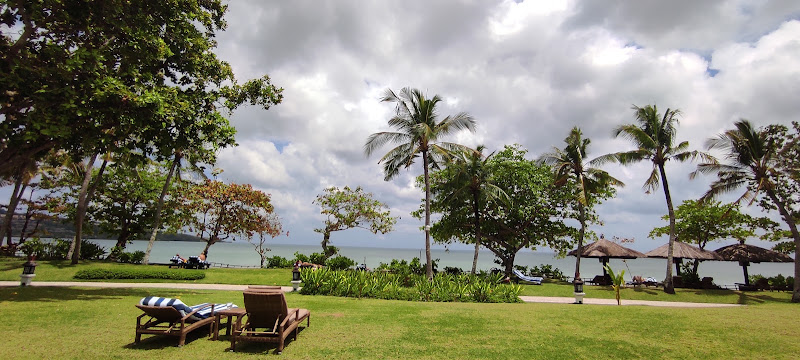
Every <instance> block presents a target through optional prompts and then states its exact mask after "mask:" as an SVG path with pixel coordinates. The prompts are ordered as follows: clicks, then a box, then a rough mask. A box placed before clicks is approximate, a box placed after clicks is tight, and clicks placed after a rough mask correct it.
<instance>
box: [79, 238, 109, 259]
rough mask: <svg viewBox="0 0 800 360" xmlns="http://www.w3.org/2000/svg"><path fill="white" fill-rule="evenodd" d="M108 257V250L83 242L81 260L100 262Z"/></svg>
mask: <svg viewBox="0 0 800 360" xmlns="http://www.w3.org/2000/svg"><path fill="white" fill-rule="evenodd" d="M105 256H106V249H105V248H103V247H101V246H100V245H97V244H95V243H93V242H89V241H86V240H81V255H80V257H81V259H84V260H99V259H101V258H104V257H105Z"/></svg>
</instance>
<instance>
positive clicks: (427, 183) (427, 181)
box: [422, 151, 433, 280]
mask: <svg viewBox="0 0 800 360" xmlns="http://www.w3.org/2000/svg"><path fill="white" fill-rule="evenodd" d="M422 167H423V169H422V170H423V173H424V174H425V262H426V264H425V273H426V274H427V275H428V280H433V265H432V264H431V186H430V176H429V175H428V152H427V151H422Z"/></svg>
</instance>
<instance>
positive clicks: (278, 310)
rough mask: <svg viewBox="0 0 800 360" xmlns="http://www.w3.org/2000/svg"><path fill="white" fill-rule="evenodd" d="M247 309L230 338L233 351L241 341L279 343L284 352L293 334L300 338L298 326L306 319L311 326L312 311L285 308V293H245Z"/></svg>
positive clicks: (237, 320) (279, 347) (238, 320)
mask: <svg viewBox="0 0 800 360" xmlns="http://www.w3.org/2000/svg"><path fill="white" fill-rule="evenodd" d="M244 307H245V310H246V311H247V314H246V315H245V316H244V318H246V320H244V323H242V321H243V317H237V319H236V324H235V325H234V327H233V336H232V337H231V351H236V343H237V342H241V341H256V342H273V343H277V344H278V349H277V352H278V353H279V354H280V353H281V352H282V351H283V348H284V345H285V342H286V338H287V337H289V335H291V334H294V338H295V340H296V339H297V333H298V327H299V325H300V323H301V322H302V321H303V320H306V321H307V323H306V327H308V326H309V325H311V318H310V312H309V311H308V310H306V309H296V308H294V309H290V308H288V307H287V306H286V297H285V296H284V294H283V292H275V291H248V290H245V291H244Z"/></svg>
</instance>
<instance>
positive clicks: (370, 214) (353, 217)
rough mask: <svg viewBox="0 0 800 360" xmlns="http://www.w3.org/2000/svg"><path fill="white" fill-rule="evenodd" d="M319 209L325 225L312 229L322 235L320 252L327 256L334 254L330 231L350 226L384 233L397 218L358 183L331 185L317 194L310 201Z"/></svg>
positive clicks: (388, 230) (375, 232)
mask: <svg viewBox="0 0 800 360" xmlns="http://www.w3.org/2000/svg"><path fill="white" fill-rule="evenodd" d="M313 203H314V204H316V205H319V206H320V208H322V211H321V212H322V215H325V216H326V218H325V227H322V228H317V229H314V231H316V232H318V233H321V234H322V253H323V254H324V255H325V258H329V257H331V256H333V255H334V254H336V253H337V250H338V249H336V247H334V246H330V239H331V233H332V232H334V231H342V230H347V229H352V228H362V229H367V230H369V231H371V232H372V233H373V234H377V233H381V234H386V233H387V232H390V231H392V227H394V224H395V223H397V218H394V217H392V216H391V213H390V211H389V210H386V211H383V210H384V209H387V208H388V206H386V204H384V203H382V202H380V201H378V200H375V199H373V198H372V193H367V192H364V190H363V189H362V188H361V187H360V186H359V187H357V188H355V190H353V189H351V188H350V187H349V186H345V187H344V188H342V189H339V188H337V187H334V186H331V187H329V188H327V189H325V190H323V194H320V195H317V198H316V199H315V200H314V202H313Z"/></svg>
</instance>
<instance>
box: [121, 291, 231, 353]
mask: <svg viewBox="0 0 800 360" xmlns="http://www.w3.org/2000/svg"><path fill="white" fill-rule="evenodd" d="M136 307H137V308H139V309H141V310H142V311H143V312H144V313H143V314H141V315H139V316H138V317H137V318H136V339H135V340H134V343H137V344H138V343H139V341H141V339H142V334H150V335H166V336H177V337H178V346H183V344H184V343H185V342H186V334H188V333H190V332H192V331H194V330H196V329H199V328H202V327H205V326H207V325H212V324H213V323H214V320H215V319H216V318H215V316H214V314H215V313H216V312H217V311H220V310H224V309H229V308H232V307H236V305H233V304H230V303H229V304H210V303H204V304H198V305H195V306H186V304H184V303H183V302H181V301H180V300H178V299H170V298H162V297H155V296H148V297H145V298H143V299H142V300H141V301H139V304H137V305H136Z"/></svg>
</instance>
